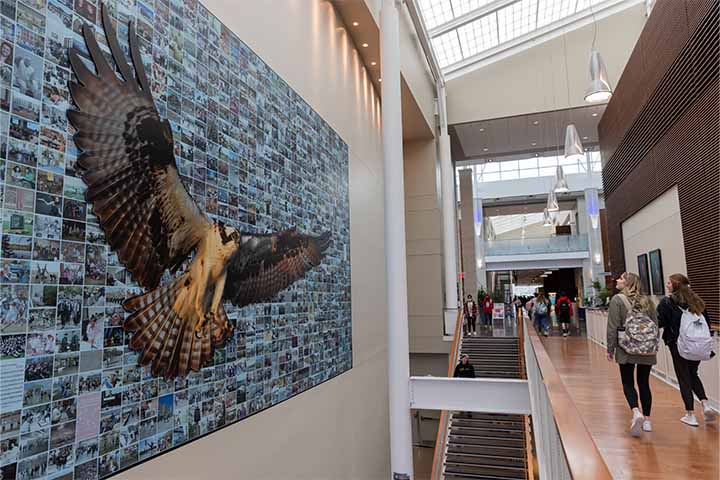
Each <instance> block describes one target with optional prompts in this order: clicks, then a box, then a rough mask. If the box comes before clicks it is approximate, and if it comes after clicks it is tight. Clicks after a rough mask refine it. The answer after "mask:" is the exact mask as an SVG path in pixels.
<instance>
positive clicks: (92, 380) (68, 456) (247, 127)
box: [0, 0, 352, 480]
mask: <svg viewBox="0 0 720 480" xmlns="http://www.w3.org/2000/svg"><path fill="white" fill-rule="evenodd" d="M106 7H107V9H108V12H109V15H110V18H111V19H112V20H113V23H114V24H115V29H116V31H117V39H118V42H119V45H120V47H121V48H122V50H123V52H124V53H125V55H126V58H127V59H128V61H130V59H131V58H132V55H131V52H130V48H129V43H128V42H129V40H128V39H129V37H130V31H129V28H128V25H129V24H131V23H132V24H133V25H134V27H135V31H136V34H137V38H138V47H139V52H140V54H141V55H142V59H143V64H144V65H145V70H146V72H147V76H148V80H149V87H150V90H151V94H152V98H153V100H154V102H155V106H156V108H157V111H158V113H159V115H160V117H161V118H163V119H167V120H169V122H170V126H171V137H172V138H171V140H173V141H174V142H173V143H174V157H175V160H176V163H177V171H178V173H179V175H180V179H181V181H182V183H183V184H184V186H185V188H186V189H187V191H188V193H189V194H190V196H191V197H192V200H193V201H194V202H195V203H197V204H198V205H199V206H200V209H201V210H202V212H203V213H204V214H206V215H207V216H208V217H209V218H210V219H211V220H219V221H222V222H224V223H225V224H227V225H230V226H232V227H234V228H236V229H238V230H240V231H242V232H245V233H248V234H265V233H274V232H278V231H282V230H286V229H290V228H295V229H296V230H297V231H298V232H302V233H306V234H318V233H320V232H330V233H331V235H332V237H331V238H332V241H331V242H330V243H329V247H327V250H325V251H324V258H323V259H322V262H320V263H319V265H317V266H315V267H314V268H312V269H311V270H308V272H307V274H306V275H305V276H304V277H303V278H301V279H300V280H298V281H297V282H295V283H293V284H292V285H291V286H289V287H288V288H286V289H284V290H282V291H281V292H280V293H278V294H277V295H275V296H274V297H273V298H272V299H270V300H269V301H264V302H262V303H256V304H253V305H249V306H246V307H243V308H236V307H234V306H233V304H232V303H230V302H226V303H225V304H224V309H225V312H226V313H227V316H228V317H229V319H230V322H231V323H232V325H233V327H234V333H233V334H232V335H231V336H230V338H228V340H227V341H226V342H225V343H224V345H223V346H222V347H219V348H216V349H215V350H214V353H213V355H212V356H211V358H209V359H208V360H207V361H206V362H205V363H204V364H203V365H204V367H203V368H202V369H201V370H200V371H197V372H191V373H189V374H187V375H180V376H178V377H176V378H170V379H166V378H164V377H163V376H158V375H153V372H152V371H151V369H150V367H149V366H145V367H142V366H140V365H139V356H140V354H141V352H137V351H133V350H131V349H130V348H129V342H130V340H131V338H132V334H131V333H130V332H128V331H126V330H125V329H124V328H123V324H124V322H125V320H126V318H127V316H128V313H127V312H126V311H125V309H124V308H123V306H122V305H123V302H124V301H125V300H126V299H127V298H128V297H130V296H132V295H136V294H140V293H142V292H143V289H142V288H140V286H139V284H138V283H137V282H136V281H135V280H134V278H133V276H132V275H131V274H130V271H129V270H128V268H127V267H126V265H125V264H124V263H123V261H121V260H120V258H119V257H118V254H117V252H115V251H113V250H112V249H111V248H110V247H109V246H108V242H107V241H106V232H105V231H104V230H103V228H102V227H101V225H100V221H99V219H98V216H96V215H95V214H94V213H93V205H92V203H87V202H86V201H85V198H86V197H85V194H86V191H87V184H86V183H85V181H84V180H83V178H82V176H81V169H80V166H79V165H78V157H79V156H80V153H81V152H80V151H79V150H78V147H77V146H76V145H75V143H74V140H73V134H75V133H76V131H75V130H74V128H73V127H72V126H71V125H70V124H69V122H68V118H67V116H66V112H67V110H68V108H70V107H71V104H72V98H71V95H70V89H69V87H68V81H69V80H71V79H73V78H74V76H73V75H74V74H73V70H72V69H71V65H70V61H69V57H68V49H69V48H71V47H75V48H77V49H78V51H80V52H83V53H86V52H87V47H86V45H85V41H84V39H83V36H82V31H81V30H82V25H83V24H85V23H90V24H93V25H94V26H95V27H94V28H95V31H96V38H97V41H98V42H99V45H100V48H101V49H102V51H103V52H104V53H105V56H107V58H108V61H110V60H111V59H112V57H111V55H110V49H109V46H108V40H107V38H106V37H105V35H104V33H103V27H102V21H101V5H100V4H99V3H97V2H95V1H88V0H26V1H25V0H22V1H20V0H0V172H1V173H0V175H1V178H0V180H1V186H2V189H0V193H1V197H0V205H1V207H2V210H1V212H2V214H1V220H0V222H1V223H0V228H1V235H2V237H1V243H0V478H2V480H7V479H15V478H17V479H21V480H29V479H34V478H67V479H72V478H75V479H83V480H84V479H88V480H93V479H96V478H102V477H107V476H109V475H112V474H114V473H117V472H118V471H120V470H122V469H126V468H130V467H132V466H133V465H135V464H137V463H138V462H141V461H144V460H146V459H150V458H152V457H154V456H156V455H159V454H161V453H162V452H165V451H167V450H169V449H172V448H175V447H178V446H181V445H183V444H185V443H187V442H189V441H191V440H193V439H196V438H198V437H200V436H202V435H205V434H208V433H211V432H213V431H214V430H217V429H218V428H221V427H223V426H226V425H228V424H231V423H233V422H236V421H239V420H242V419H243V418H245V417H247V416H249V415H252V414H253V413H256V412H258V411H260V410H263V409H266V408H269V407H271V406H273V405H275V404H277V403H279V402H282V401H283V400H286V399H288V398H290V397H292V396H294V395H297V394H299V393H301V392H303V391H305V390H307V389H309V388H312V387H313V386H315V385H318V384H319V383H321V382H323V381H326V380H328V379H330V378H332V377H334V376H336V375H338V374H340V373H342V372H344V371H346V370H348V369H350V368H351V367H352V348H351V307H350V250H349V248H350V245H349V235H350V232H349V228H350V227H349V222H350V218H349V215H350V214H349V199H348V147H347V145H346V144H345V142H344V141H343V140H342V138H340V136H339V135H338V134H337V133H336V132H335V131H333V129H332V128H331V127H330V126H329V125H328V124H327V123H326V122H325V121H324V120H323V119H322V118H321V117H320V116H319V114H318V113H317V112H315V111H314V110H313V109H312V108H311V107H310V106H309V105H308V104H307V103H306V102H304V101H303V99H302V98H301V97H300V95H299V94H298V93H297V92H295V91H293V90H292V89H291V88H290V87H289V86H288V84H287V83H285V82H284V81H283V80H282V78H280V77H279V76H278V75H277V74H276V73H275V72H274V71H273V70H272V69H270V67H269V66H268V65H266V64H265V63H264V62H263V61H262V60H261V59H260V58H259V57H258V56H257V55H255V54H254V53H253V52H252V51H251V50H250V49H249V48H248V46H246V45H245V44H244V43H243V42H242V41H241V40H240V39H239V38H238V37H237V36H236V35H235V34H233V33H232V32H231V31H230V30H228V28H227V27H225V26H224V25H223V24H222V23H221V22H220V21H219V20H218V19H217V18H215V17H213V16H212V15H211V14H210V13H209V12H208V10H207V9H206V8H205V7H203V6H202V5H201V4H200V3H198V2H197V1H196V0H137V1H136V0H115V1H108V2H107V4H106ZM236 14H242V12H241V11H238V12H237V13H236ZM238 33H239V34H240V35H242V32H238ZM278 41H282V40H281V39H280V40H278ZM88 65H91V63H88ZM110 65H114V63H110ZM98 215H99V213H98ZM169 281H171V278H170V275H169V274H165V275H164V276H163V278H162V280H161V283H162V284H166V283H167V282H169Z"/></svg>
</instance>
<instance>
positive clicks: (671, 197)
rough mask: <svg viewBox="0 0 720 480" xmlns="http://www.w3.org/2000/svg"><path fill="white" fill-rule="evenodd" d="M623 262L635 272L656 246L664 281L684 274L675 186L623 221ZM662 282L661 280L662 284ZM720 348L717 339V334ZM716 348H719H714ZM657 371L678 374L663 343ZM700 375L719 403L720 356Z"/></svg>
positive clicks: (670, 376) (671, 375)
mask: <svg viewBox="0 0 720 480" xmlns="http://www.w3.org/2000/svg"><path fill="white" fill-rule="evenodd" d="M622 231H623V246H624V250H625V265H626V268H627V270H628V271H629V272H634V273H638V266H637V256H638V255H641V254H643V253H648V252H650V251H652V250H655V249H657V248H659V249H660V250H661V257H662V266H663V276H664V277H665V278H664V280H666V279H667V277H669V276H670V275H672V274H673V273H682V274H683V275H687V264H686V262H685V245H684V244H683V235H682V218H681V217H680V201H679V198H678V190H677V187H673V188H671V189H670V190H668V191H667V192H665V193H663V194H662V195H660V196H659V197H658V198H656V199H655V200H653V201H652V202H651V203H650V204H648V205H646V206H645V207H644V208H643V209H642V210H640V211H639V212H637V213H636V214H635V215H633V216H632V217H630V218H628V219H627V220H625V221H624V222H623V224H622ZM664 284H665V281H663V285H664ZM716 345H717V347H720V339H718V338H717V337H716ZM715 351H716V352H717V351H718V348H716V349H715ZM655 370H657V373H659V374H660V375H661V376H664V377H666V378H667V379H668V380H670V381H671V382H676V381H677V377H676V375H675V370H674V369H673V366H672V358H671V357H670V352H669V351H668V349H667V347H665V346H664V345H663V346H662V348H661V349H660V352H658V364H657V366H656V367H655ZM700 378H701V379H702V381H703V384H704V385H705V390H706V393H707V396H708V397H709V398H710V399H711V400H713V401H714V402H715V406H716V407H717V406H718V401H720V358H719V357H718V356H716V357H715V358H713V359H712V360H711V361H709V362H703V363H702V364H701V367H700Z"/></svg>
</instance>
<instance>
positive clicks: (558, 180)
mask: <svg viewBox="0 0 720 480" xmlns="http://www.w3.org/2000/svg"><path fill="white" fill-rule="evenodd" d="M553 190H555V192H557V193H560V192H567V191H570V189H569V188H568V183H567V178H565V172H564V171H563V168H562V165H558V166H557V171H556V172H555V188H553Z"/></svg>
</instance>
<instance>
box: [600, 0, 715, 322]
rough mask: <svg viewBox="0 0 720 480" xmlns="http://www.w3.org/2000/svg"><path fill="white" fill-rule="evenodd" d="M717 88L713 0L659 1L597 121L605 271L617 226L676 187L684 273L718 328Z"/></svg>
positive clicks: (618, 263)
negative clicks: (604, 209) (605, 235)
mask: <svg viewBox="0 0 720 480" xmlns="http://www.w3.org/2000/svg"><path fill="white" fill-rule="evenodd" d="M719 93H720V0H658V2H657V3H656V6H655V7H654V9H653V12H652V14H651V15H650V18H649V19H648V21H647V24H646V26H645V28H644V29H643V32H642V34H641V36H640V39H639V40H638V43H637V45H636V46H635V49H634V51H633V53H632V55H631V56H630V60H629V61H628V64H627V65H626V67H625V70H624V72H623V74H622V76H621V78H620V80H619V82H618V85H617V88H616V90H615V93H614V95H613V97H612V99H611V101H610V103H609V104H608V107H607V109H606V111H605V114H604V116H603V118H602V120H601V121H600V124H599V127H598V129H599V137H600V150H601V154H602V158H603V163H604V166H603V186H604V193H605V204H606V207H607V215H608V246H609V256H610V267H611V269H612V271H613V273H614V274H619V273H621V272H622V271H623V270H624V269H625V258H624V248H623V241H622V222H624V221H625V220H627V219H628V218H629V217H630V216H632V215H633V214H635V213H636V212H637V211H639V210H640V209H642V208H643V207H645V206H646V205H647V204H648V203H650V202H651V201H653V200H654V199H656V198H657V197H658V196H660V195H661V194H662V193H664V192H665V191H667V190H668V189H669V188H671V187H673V186H674V185H677V186H678V195H679V199H680V213H681V218H682V226H683V231H682V235H683V238H684V243H685V256H686V262H687V268H688V277H689V278H690V282H691V283H692V285H693V288H694V289H695V290H696V291H697V292H698V294H700V295H701V296H702V298H703V299H704V300H705V302H706V303H707V305H708V310H709V313H710V317H711V318H712V319H713V322H714V323H715V324H716V325H717V326H720V107H719V105H720V95H719ZM678 235H680V232H678ZM665 273H668V274H669V273H671V272H665Z"/></svg>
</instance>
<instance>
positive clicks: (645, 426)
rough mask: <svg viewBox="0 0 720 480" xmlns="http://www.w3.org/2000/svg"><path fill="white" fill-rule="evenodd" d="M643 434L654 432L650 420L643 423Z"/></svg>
mask: <svg viewBox="0 0 720 480" xmlns="http://www.w3.org/2000/svg"><path fill="white" fill-rule="evenodd" d="M643 432H652V423H651V422H650V420H645V421H644V422H643Z"/></svg>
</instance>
